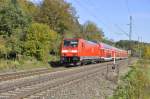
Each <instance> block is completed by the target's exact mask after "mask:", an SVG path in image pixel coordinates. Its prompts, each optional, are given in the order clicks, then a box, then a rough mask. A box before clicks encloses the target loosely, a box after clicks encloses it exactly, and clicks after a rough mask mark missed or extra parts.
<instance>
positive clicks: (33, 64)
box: [0, 56, 59, 72]
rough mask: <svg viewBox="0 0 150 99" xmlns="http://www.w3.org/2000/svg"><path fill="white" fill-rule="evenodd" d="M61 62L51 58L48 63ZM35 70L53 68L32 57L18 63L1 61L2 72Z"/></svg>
mask: <svg viewBox="0 0 150 99" xmlns="http://www.w3.org/2000/svg"><path fill="white" fill-rule="evenodd" d="M57 60H59V58H58V57H56V56H49V58H48V61H57ZM35 68H50V69H51V68H52V67H51V66H50V64H49V63H43V62H41V61H38V60H36V59H35V58H32V57H25V58H22V59H20V60H17V61H12V60H4V59H0V72H6V71H19V70H29V69H35Z"/></svg>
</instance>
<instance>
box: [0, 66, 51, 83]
mask: <svg viewBox="0 0 150 99" xmlns="http://www.w3.org/2000/svg"><path fill="white" fill-rule="evenodd" d="M48 72H50V70H49V69H47V68H39V69H34V70H28V71H19V72H9V73H2V74H0V82H1V81H7V80H12V79H18V78H23V77H27V76H33V75H38V74H43V73H48Z"/></svg>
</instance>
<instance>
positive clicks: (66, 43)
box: [64, 40, 78, 47]
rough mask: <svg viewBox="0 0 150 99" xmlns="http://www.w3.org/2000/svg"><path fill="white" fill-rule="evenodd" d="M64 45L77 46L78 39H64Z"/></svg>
mask: <svg viewBox="0 0 150 99" xmlns="http://www.w3.org/2000/svg"><path fill="white" fill-rule="evenodd" d="M64 46H65V47H68V46H71V47H77V46H78V40H64Z"/></svg>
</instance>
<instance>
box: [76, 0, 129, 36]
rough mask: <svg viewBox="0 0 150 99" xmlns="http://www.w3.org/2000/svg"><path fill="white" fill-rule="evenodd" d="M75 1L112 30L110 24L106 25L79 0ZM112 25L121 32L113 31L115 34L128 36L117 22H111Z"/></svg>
mask: <svg viewBox="0 0 150 99" xmlns="http://www.w3.org/2000/svg"><path fill="white" fill-rule="evenodd" d="M75 2H76V3H77V4H78V5H80V6H82V8H85V9H86V11H88V12H89V13H91V14H90V15H91V16H93V17H94V18H96V19H97V20H98V21H100V22H101V23H102V24H103V25H104V26H105V27H106V28H107V29H108V30H110V31H112V29H111V28H110V26H108V25H107V24H106V23H104V21H102V19H100V18H99V17H97V16H96V15H95V14H94V13H93V12H92V11H91V10H90V9H89V8H88V7H86V6H84V5H83V4H82V3H81V2H80V1H79V0H75ZM88 2H89V1H88ZM90 4H92V3H90ZM108 20H109V19H108ZM108 20H107V21H108ZM112 26H114V27H115V28H116V29H117V30H119V31H120V32H121V33H117V32H114V33H115V34H125V35H126V36H129V34H128V33H127V32H125V31H124V30H123V29H122V28H121V27H120V26H119V25H118V24H112Z"/></svg>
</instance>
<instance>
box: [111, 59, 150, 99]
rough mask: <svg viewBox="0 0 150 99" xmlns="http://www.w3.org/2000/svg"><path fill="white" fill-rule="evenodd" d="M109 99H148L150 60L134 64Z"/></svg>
mask: <svg viewBox="0 0 150 99" xmlns="http://www.w3.org/2000/svg"><path fill="white" fill-rule="evenodd" d="M110 99H150V60H139V61H138V62H137V63H136V64H134V65H133V66H132V67H131V70H130V71H129V72H128V73H127V74H126V75H125V76H124V77H122V78H121V82H120V84H119V86H118V88H117V89H116V91H115V92H114V95H113V96H112V97H111V98H110Z"/></svg>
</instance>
